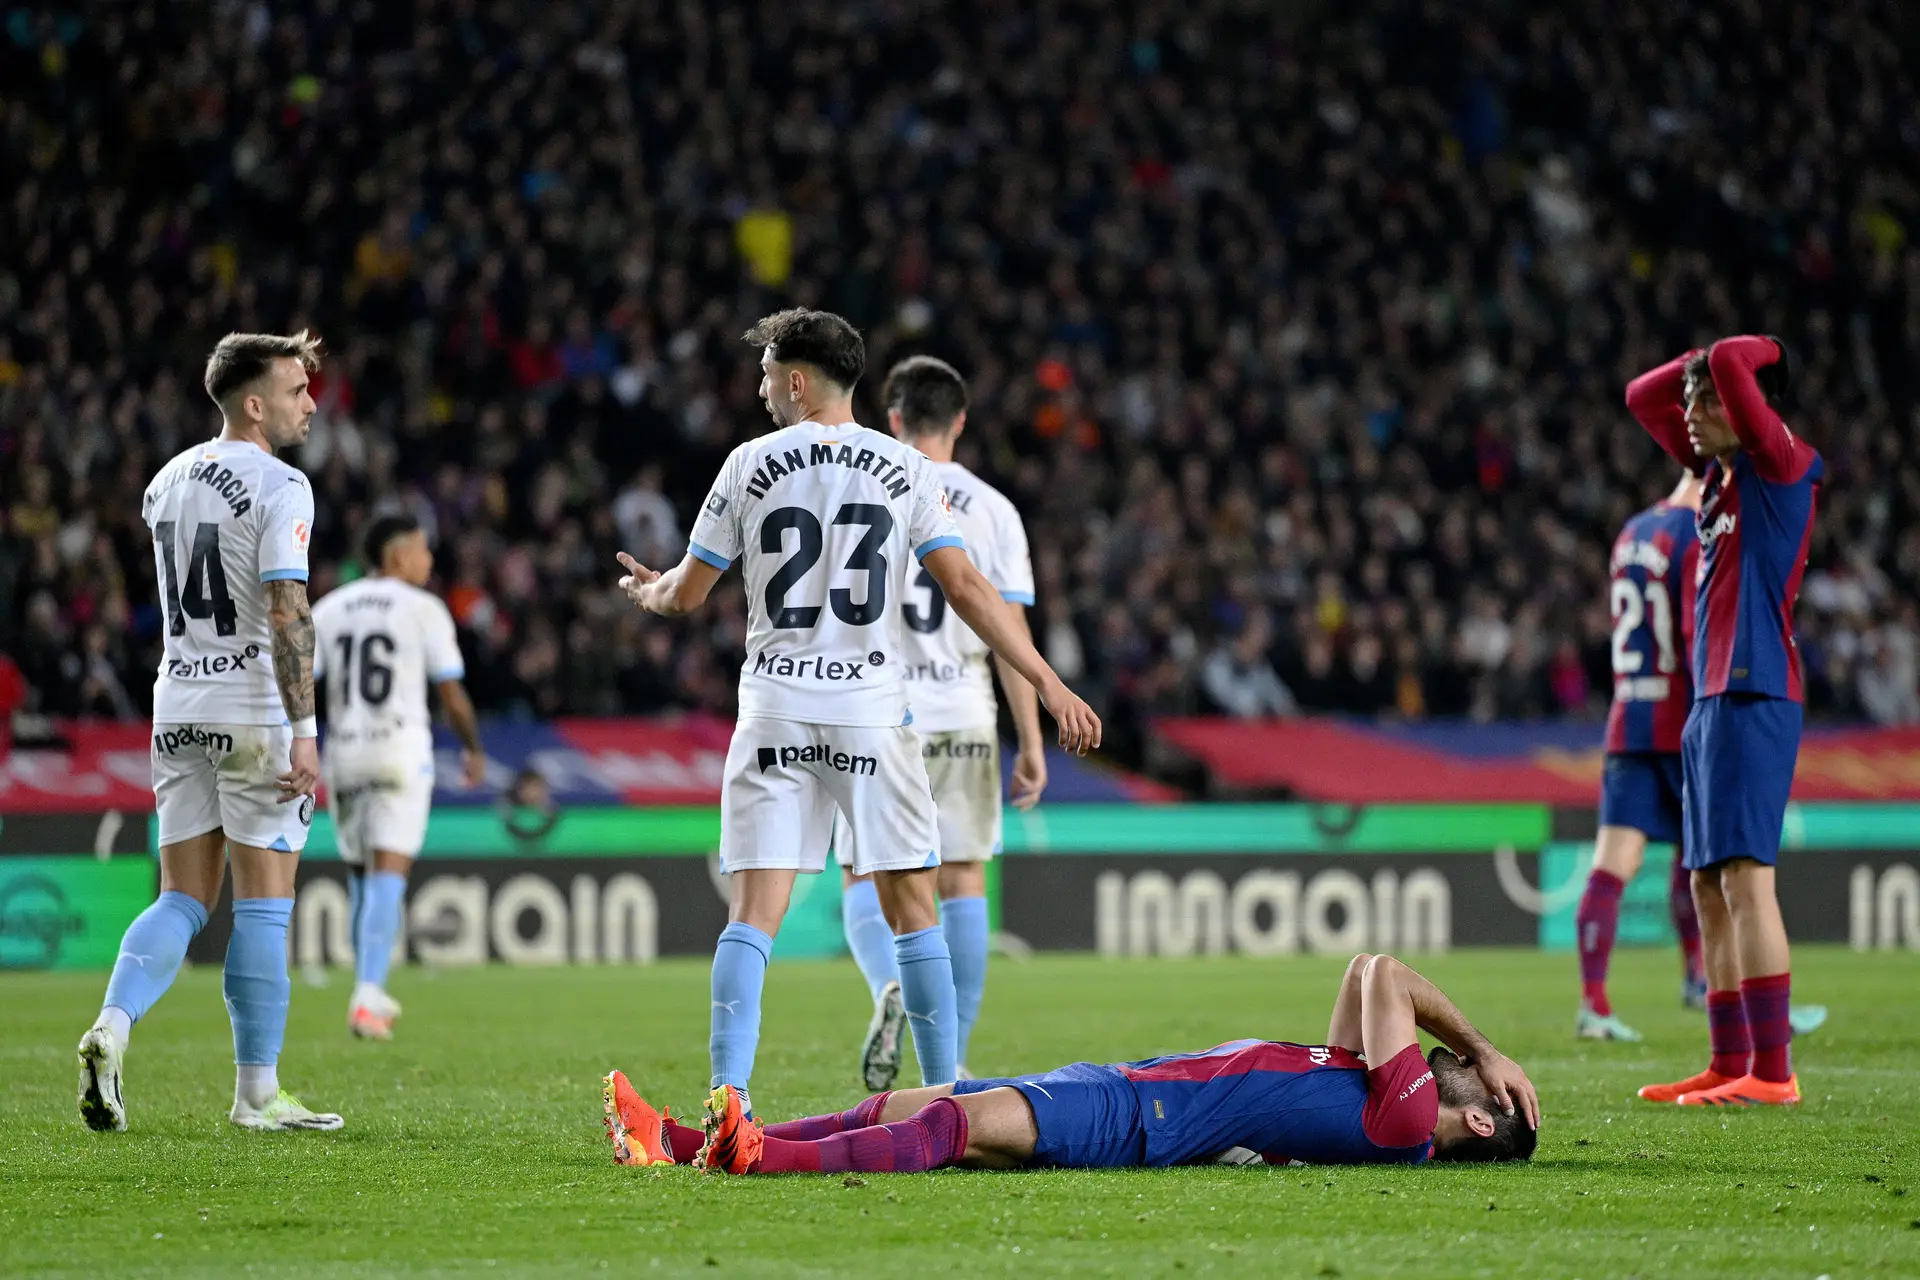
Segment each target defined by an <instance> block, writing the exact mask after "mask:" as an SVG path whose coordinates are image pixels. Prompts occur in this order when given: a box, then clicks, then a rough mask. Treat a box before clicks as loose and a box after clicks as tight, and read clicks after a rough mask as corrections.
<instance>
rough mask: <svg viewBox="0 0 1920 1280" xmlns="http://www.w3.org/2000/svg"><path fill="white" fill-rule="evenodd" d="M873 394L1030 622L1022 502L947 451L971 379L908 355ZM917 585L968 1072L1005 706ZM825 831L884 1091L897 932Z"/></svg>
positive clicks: (1024, 782) (1006, 669) (978, 560)
mask: <svg viewBox="0 0 1920 1280" xmlns="http://www.w3.org/2000/svg"><path fill="white" fill-rule="evenodd" d="M880 398H881V400H882V402H883V403H884V404H885V405H886V406H887V425H888V427H889V428H890V429H891V430H892V432H893V434H894V435H895V436H896V437H898V438H899V439H901V440H904V441H906V442H907V443H908V444H910V445H912V446H913V447H914V448H916V449H918V450H919V451H920V452H921V453H924V454H926V455H927V457H928V458H930V459H931V460H932V461H933V464H934V473H935V474H936V475H938V476H939V477H940V482H941V484H942V486H943V487H944V488H945V489H946V493H947V499H948V501H949V503H950V504H951V505H952V507H953V519H954V523H955V524H957V525H958V526H959V528H960V536H961V537H962V538H963V539H964V540H965V541H966V547H967V557H968V558H969V559H971V560H972V561H973V563H974V564H975V565H976V566H978V568H979V569H980V572H981V573H983V574H985V575H986V579H987V581H988V582H990V583H992V584H993V587H994V590H996V591H998V592H999V593H1000V598H1001V599H1002V600H1004V601H1006V602H1007V603H1008V604H1009V605H1011V606H1013V607H1012V608H1010V609H1008V610H1007V612H1008V613H1010V614H1011V615H1012V617H1013V620H1014V622H1015V624H1016V625H1017V626H1018V627H1020V628H1021V629H1022V630H1024V629H1025V628H1026V625H1027V619H1026V608H1027V606H1029V605H1031V604H1032V603H1033V562H1032V560H1031V559H1030V557H1029V556H1028V554H1027V531H1026V529H1025V528H1024V527H1023V526H1022V525H1021V523H1020V513H1019V511H1017V510H1016V509H1015V508H1014V505H1013V503H1011V502H1009V501H1008V500H1007V498H1006V496H1005V495H1003V494H1002V493H1000V491H999V490H997V489H995V488H993V487H992V486H991V485H989V484H987V483H986V482H985V481H984V480H982V479H980V477H978V476H976V475H974V474H973V473H972V472H971V471H968V470H967V469H966V468H965V467H963V466H961V465H960V464H959V463H957V462H955V461H954V460H953V446H954V442H955V441H956V440H957V439H959V437H960V433H961V432H962V431H964V430H965V429H966V423H967V384H966V381H965V380H964V379H962V378H961V376H960V374H959V372H958V371H956V370H955V369H954V367H953V366H952V365H950V364H948V363H947V362H946V361H944V360H937V359H935V358H934V357H932V356H910V357H908V358H907V359H905V360H902V361H901V362H900V363H899V364H896V365H895V366H894V367H893V368H892V370H891V371H889V372H888V374H887V381H886V383H885V385H884V386H883V387H882V389H881V393H880ZM912 585H913V587H914V590H911V591H909V592H908V593H907V595H906V598H905V599H903V600H902V601H901V602H900V620H901V621H902V622H903V623H904V624H905V626H906V630H905V631H904V632H903V633H902V637H901V638H902V640H903V641H904V645H905V649H904V652H903V654H902V655H901V656H902V658H903V659H904V660H905V663H906V666H905V668H904V673H905V675H906V678H907V700H908V702H909V703H910V704H911V706H912V709H913V727H914V730H915V731H916V732H918V733H919V735H920V741H921V756H922V757H923V758H924V759H925V761H926V766H927V779H928V781H929V782H930V783H931V784H932V786H933V801H934V804H935V806H936V807H937V808H938V809H939V813H940V874H939V878H938V886H939V891H940V927H941V930H942V932H944V933H945V934H946V938H947V950H948V951H949V952H950V953H951V954H952V956H953V983H954V990H955V996H956V998H957V999H958V1001H959V1019H960V1033H959V1043H958V1047H957V1053H958V1059H959V1068H958V1070H959V1073H960V1076H961V1078H962V1079H965V1078H967V1067H966V1063H967V1046H968V1044H969V1042H970V1041H971V1040H972V1037H973V1026H974V1023H975V1021H976V1020H978V1018H979V1015H980V998H981V995H982V994H983V993H984V991H985V990H986V984H987V950H988V928H987V896H986V895H987V862H988V861H989V860H990V859H991V858H992V857H993V855H994V854H996V853H998V852H999V850H1000V731H999V719H1000V709H999V707H998V706H997V705H996V704H995V702H994V698H993V676H992V675H991V674H990V673H989V671H988V669H987V658H988V654H989V650H988V649H987V646H986V643H985V642H984V641H982V640H981V639H980V637H979V636H977V635H975V634H974V633H973V631H972V630H971V629H969V628H968V627H967V625H966V624H965V623H963V622H961V621H960V619H959V617H958V616H957V615H955V614H954V612H953V611H952V610H951V609H949V608H947V599H946V597H945V596H943V595H941V594H940V585H939V584H938V583H937V582H935V581H934V580H933V575H931V574H929V573H928V572H927V571H926V570H924V569H922V570H921V571H920V573H919V574H918V576H916V577H915V578H914V579H913V583H912ZM999 665H1000V683H1001V685H1002V686H1003V687H1004V688H1005V689H1006V691H1007V706H1008V709H1009V710H1010V711H1011V713H1012V717H1013V725H1014V731H1015V733H1016V734H1017V735H1018V738H1019V755H1018V756H1016V757H1015V759H1014V766H1013V803H1014V805H1015V806H1016V807H1018V808H1021V809H1031V808H1032V807H1033V806H1034V805H1036V804H1038V803H1039V801H1040V794H1041V792H1043V791H1045V790H1046V786H1047V760H1046V753H1045V743H1044V741H1043V740H1042V738H1041V736H1040V708H1039V704H1038V702H1037V700H1036V698H1035V696H1034V692H1033V686H1032V685H1030V684H1028V683H1027V682H1026V681H1025V680H1023V679H1021V678H1020V675H1019V673H1018V672H1016V671H1015V670H1014V669H1013V668H1012V667H1011V666H1010V665H1008V664H1007V663H1006V661H1005V660H1004V659H1002V660H1000V663H999ZM833 837H834V839H833V846H834V852H835V853H836V854H837V855H838V857H839V859H840V864H841V866H842V867H843V868H844V869H845V870H844V875H845V877H846V883H845V886H844V892H843V893H842V894H841V898H840V907H841V921H842V924H843V926H844V927H845V929H846V936H847V946H848V948H849V949H850V950H851V951H852V952H853V958H854V961H855V962H856V963H857V964H858V965H859V966H860V973H861V975H862V976H863V977H865V978H866V980H867V988H868V990H869V992H870V993H871V994H872V996H873V1020H872V1021H871V1022H870V1023H868V1025H867V1034H866V1036H865V1037H864V1038H863V1039H862V1040H861V1043H860V1078H861V1080H862V1081H863V1082H864V1083H865V1085H866V1087H867V1088H868V1090H870V1091H872V1092H875V1093H878V1092H880V1091H882V1090H885V1089H891V1088H892V1087H893V1080H894V1077H895V1076H896V1075H897V1074H898V1073H899V1070H900V1056H901V1049H902V1036H901V1032H902V1030H903V1029H904V1028H903V1025H902V1024H903V1022H904V1021H905V1012H904V1010H903V1009H902V1007H901V1001H900V982H899V971H898V969H897V967H896V966H895V964H894V960H893V945H892V943H893V933H892V930H891V929H889V928H888V927H887V921H886V916H885V915H884V914H883V913H882V912H881V910H880V899H879V895H878V894H877V893H876V892H875V891H874V887H873V882H872V878H871V877H868V876H856V875H855V874H854V873H853V868H852V861H853V850H852V847H851V846H852V840H851V838H850V834H849V833H848V832H847V831H846V829H845V824H844V823H843V822H836V823H835V825H834V832H833Z"/></svg>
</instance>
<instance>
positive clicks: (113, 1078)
mask: <svg viewBox="0 0 1920 1280" xmlns="http://www.w3.org/2000/svg"><path fill="white" fill-rule="evenodd" d="M80 1118H81V1119H82V1120H84V1121H86V1122H87V1128H89V1129H93V1130H96V1131H98V1132H101V1133H105V1132H107V1131H108V1130H114V1131H118V1130H122V1129H125V1128H126V1127H127V1106H126V1103H124V1102H122V1101H121V1100H120V1042H119V1041H118V1040H115V1039H114V1038H113V1033H112V1032H111V1031H109V1030H107V1029H106V1028H105V1027H93V1028H91V1029H90V1030H88V1032H87V1034H85V1035H84V1036H81V1037H80Z"/></svg>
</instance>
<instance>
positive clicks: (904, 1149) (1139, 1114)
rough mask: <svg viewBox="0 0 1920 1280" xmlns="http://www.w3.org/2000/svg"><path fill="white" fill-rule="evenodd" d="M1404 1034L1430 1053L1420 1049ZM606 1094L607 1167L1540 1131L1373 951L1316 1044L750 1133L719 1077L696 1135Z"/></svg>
mask: <svg viewBox="0 0 1920 1280" xmlns="http://www.w3.org/2000/svg"><path fill="white" fill-rule="evenodd" d="M1419 1031H1426V1032H1428V1033H1429V1034H1431V1035H1432V1036H1433V1037H1434V1038H1435V1039H1437V1040H1439V1041H1440V1042H1441V1044H1442V1046H1444V1047H1441V1048H1436V1049H1434V1051H1433V1052H1432V1053H1431V1054H1430V1055H1428V1056H1427V1057H1425V1058H1423V1057H1421V1055H1420V1043H1419V1037H1418V1032H1419ZM605 1101H606V1114H607V1120H606V1123H607V1130H608V1133H609V1134H610V1135H611V1136H612V1138H613V1150H614V1159H615V1160H616V1161H617V1162H618V1163H621V1164H640V1165H665V1164H692V1165H696V1166H700V1167H702V1168H706V1169H718V1170H721V1171H723V1172H726V1173H923V1172H925V1171H927V1170H929V1169H939V1168H944V1167H946V1166H949V1165H957V1166H960V1167H962V1168H969V1169H1016V1168H1022V1167H1034V1166H1051V1167H1059V1168H1078V1169H1114V1168H1127V1167H1133V1166H1142V1165H1146V1166H1162V1165H1177V1164H1207V1163H1226V1164H1251V1163H1254V1162H1256V1161H1264V1162H1266V1163H1268V1164H1288V1163H1293V1162H1299V1163H1304V1164H1365V1163H1400V1164H1419V1163H1422V1162H1424V1161H1426V1160H1430V1159H1431V1160H1525V1159H1527V1158H1528V1157H1530V1156H1531V1155H1532V1154H1533V1148H1534V1142H1535V1138H1536V1130H1537V1129H1538V1127H1539V1124H1540V1103H1539V1099H1538V1097H1537V1096H1536V1095H1535V1093H1534V1089H1533V1084H1532V1082H1530V1081H1529V1080H1528V1079H1527V1075H1526V1073H1525V1072H1524V1071H1522V1070H1521V1069H1520V1068H1519V1066H1518V1065H1516V1064H1515V1063H1514V1062H1513V1061H1512V1060H1511V1059H1510V1058H1507V1057H1506V1056H1504V1055H1503V1054H1501V1053H1500V1052H1499V1051H1498V1050H1496V1049H1495V1048H1494V1047H1493V1045H1491V1044H1490V1043H1488V1041H1487V1039H1486V1037H1485V1036H1483V1035H1481V1034H1480V1033H1479V1032H1478V1031H1476V1030H1474V1028H1473V1025H1472V1024H1471V1023H1469V1022H1468V1021H1467V1020H1466V1018H1464V1017H1463V1016H1461V1013H1460V1011H1459V1010H1458V1009H1456V1008H1454V1007H1453V1003H1452V1002H1451V1001H1449V1000H1448V999H1447V997H1446V996H1445V995H1443V994H1442V993H1441V991H1440V989H1439V988H1438V987H1436V986H1434V985H1433V984H1432V983H1431V982H1428V981H1427V980H1426V979H1425V978H1423V977H1421V976H1420V975H1419V974H1417V973H1415V972H1414V971H1413V970H1412V969H1410V968H1408V967H1407V966H1406V965H1404V964H1401V963H1400V962H1399V961H1398V960H1395V959H1394V958H1393V957H1392V956H1370V955H1358V956H1355V957H1354V958H1353V962H1352V963H1351V964H1349V965H1348V966H1347V972H1346V976H1345V978H1343V979H1342V980H1341V983H1340V994H1339V996H1338V997H1337V998H1336V999H1335V1001H1334V1006H1333V1020H1332V1024H1331V1025H1330V1026H1329V1027H1328V1029H1327V1043H1326V1044H1324V1045H1299V1044H1285V1043H1278V1042H1274V1041H1268V1040H1234V1041H1230V1042H1228V1043H1227V1044H1223V1045H1219V1046H1217V1047H1215V1048H1212V1049H1206V1050H1202V1051H1201V1052H1199V1053H1185V1054H1175V1055H1172V1056H1170V1057H1164V1058H1149V1059H1147V1060H1145V1061H1143V1062H1122V1063H1115V1064H1112V1065H1106V1066H1102V1065H1098V1064H1095V1063H1091V1062H1077V1063H1074V1064H1073V1065H1071V1066H1066V1067H1061V1068H1059V1069H1058V1070H1055V1071H1048V1072H1044V1073H1041V1074H1037V1075H1028V1076H1015V1077H1011V1078H1007V1079H999V1080H984V1079H983V1080H963V1081H960V1082H959V1083H958V1084H948V1085H936V1086H932V1087H929V1088H924V1089H907V1090H901V1091H899V1092H895V1093H878V1094H875V1095H873V1096H872V1097H870V1098H868V1099H867V1100H866V1101H865V1102H862V1103H861V1104H860V1105H859V1106H857V1107H855V1108H854V1109H853V1110H851V1111H848V1112H845V1113H843V1114H838V1115H825V1116H814V1117H812V1118H810V1119H806V1120H790V1121H787V1122H786V1123H784V1124H775V1125H765V1126H763V1125H762V1124H761V1123H760V1122H759V1121H757V1120H752V1119H749V1118H748V1117H747V1116H746V1114H745V1112H744V1110H743V1109H742V1107H741V1105H740V1096H739V1094H738V1093H737V1092H736V1091H735V1090H734V1089H733V1087H732V1086H730V1085H724V1084H723V1085H721V1086H720V1087H719V1088H717V1089H715V1090H714V1091H713V1094H712V1096H711V1097H710V1098H709V1099H708V1100H707V1112H708V1114H707V1118H706V1125H705V1130H704V1132H702V1131H701V1130H697V1129H691V1128H688V1127H687V1126H685V1125H681V1124H678V1123H676V1122H674V1120H673V1119H672V1118H671V1117H670V1116H664V1115H662V1114H661V1113H659V1112H656V1111H655V1110H654V1109H653V1108H652V1107H651V1106H649V1105H648V1104H647V1102H646V1101H645V1100H644V1099H643V1098H641V1097H640V1095H639V1094H638V1093H637V1092H635V1091H634V1089H633V1086H632V1085H631V1084H629V1083H628V1082H627V1078H626V1076H624V1075H622V1074H621V1073H620V1072H618V1071H615V1072H613V1073H612V1074H610V1075H608V1076H607V1079H606V1092H605Z"/></svg>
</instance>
